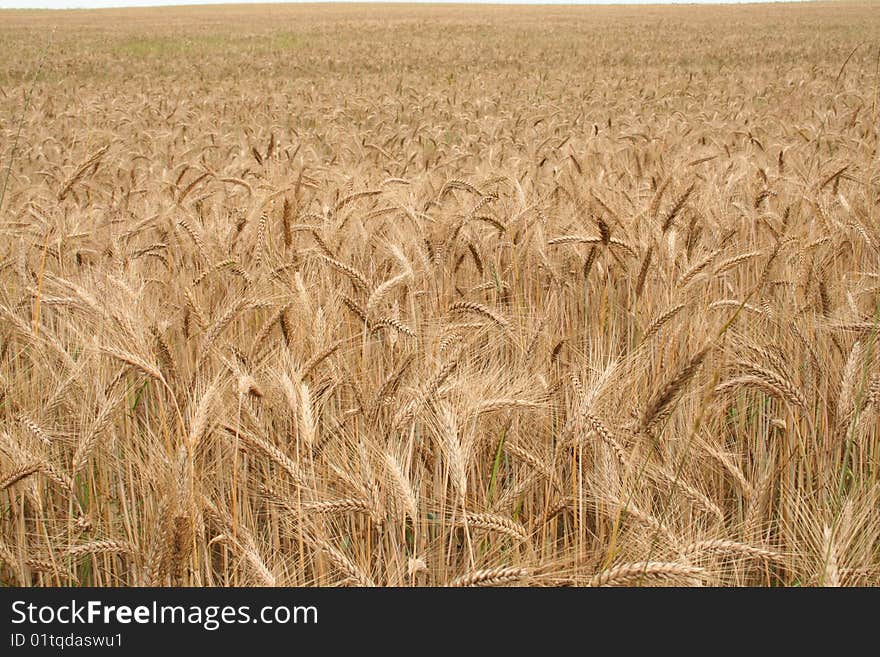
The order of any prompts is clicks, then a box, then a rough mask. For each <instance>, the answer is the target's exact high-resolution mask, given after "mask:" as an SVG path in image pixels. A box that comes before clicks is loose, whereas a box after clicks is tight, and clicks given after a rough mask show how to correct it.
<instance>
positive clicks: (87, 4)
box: [0, 0, 766, 9]
mask: <svg viewBox="0 0 880 657" xmlns="http://www.w3.org/2000/svg"><path fill="white" fill-rule="evenodd" d="M284 1H287V0H250V1H249V0H233V2H235V3H241V4H252V3H253V2H284ZM361 1H363V0H361ZM383 1H388V0H383ZM392 1H393V0H392ZM403 1H410V2H411V1H413V0H403ZM415 1H419V0H415ZM428 1H434V2H436V1H438V0H428ZM439 1H440V2H443V1H446V2H467V1H468V0H439ZM471 1H473V0H471ZM747 1H750V0H579V1H574V2H572V1H571V0H477V2H487V3H497V4H597V5H611V4H731V3H737V2H747ZM764 1H766V0H764ZM208 4H231V3H227V2H224V1H223V0H0V9H72V8H97V7H152V6H160V5H208Z"/></svg>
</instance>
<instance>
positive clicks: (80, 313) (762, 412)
mask: <svg viewBox="0 0 880 657" xmlns="http://www.w3.org/2000/svg"><path fill="white" fill-rule="evenodd" d="M877 9H878V8H877V5H873V6H872V5H871V4H870V3H809V4H802V5H743V6H723V7H721V6H719V7H705V6H701V7H638V6H632V7H493V6H480V7H473V6H471V7H466V6H430V5H423V6H415V5H287V6H281V5H275V6H269V5H266V6H227V7H201V8H173V9H169V8H163V9H131V10H107V11H76V12H29V11H2V12H0V137H2V139H0V142H2V149H3V150H2V153H0V158H2V159H0V185H2V187H0V190H2V191H0V193H2V200H0V583H2V584H4V585H22V586H48V585H94V586H130V585H147V586H151V585H174V586H245V585H247V586H253V585H256V586H262V585H268V586H273V585H279V586H337V585H355V586H372V585H378V586H489V585H519V586H560V585H575V586H615V585H695V586H699V585H703V586H706V585H710V586H823V585H825V586H851V585H856V586H858V585H862V586H863V585H880V511H878V508H880V507H878V504H880V424H878V419H880V356H878V354H877V350H878V344H877V336H878V330H880V269H878V265H880V166H878V165H880V155H878V129H880V128H878V111H880V107H878V102H880V95H878V94H880V50H878V47H880V11H878V10H877Z"/></svg>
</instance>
